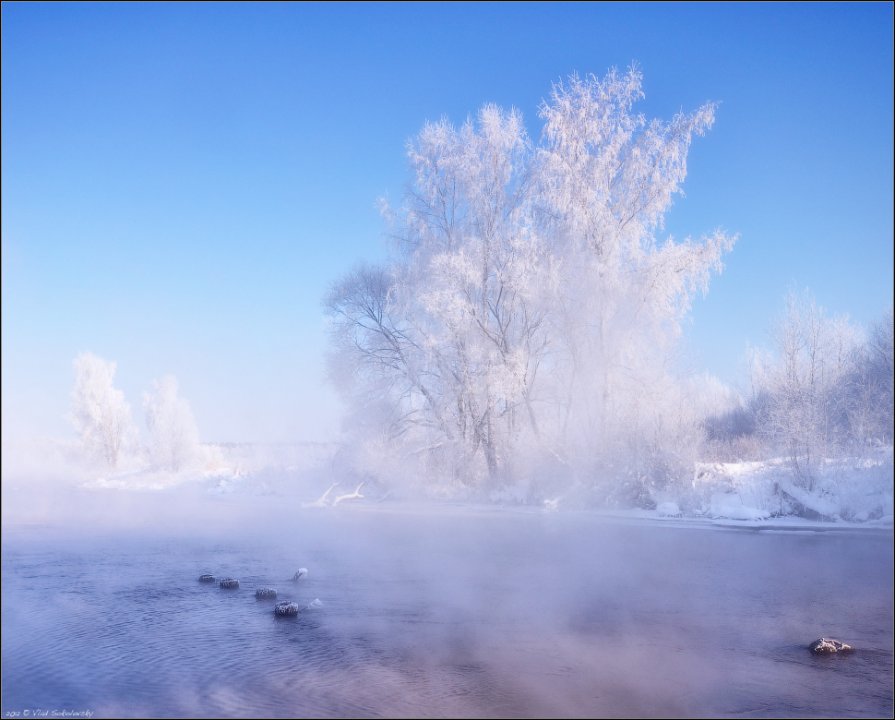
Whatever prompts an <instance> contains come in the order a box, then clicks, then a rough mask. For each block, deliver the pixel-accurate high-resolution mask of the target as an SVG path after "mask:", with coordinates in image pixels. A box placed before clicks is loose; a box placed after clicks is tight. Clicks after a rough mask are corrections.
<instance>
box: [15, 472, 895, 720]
mask: <svg viewBox="0 0 895 720" xmlns="http://www.w3.org/2000/svg"><path fill="white" fill-rule="evenodd" d="M67 493H68V496H67V498H66V497H65V495H64V494H63V495H61V496H60V500H59V502H58V505H57V506H56V507H55V509H54V511H53V512H52V513H49V512H47V513H45V514H44V516H43V518H42V520H41V521H40V522H31V523H23V522H8V521H6V520H5V521H4V535H3V580H4V581H3V595H2V601H3V602H2V610H3V635H2V638H3V639H2V643H3V644H2V653H3V657H2V660H3V668H4V672H3V679H2V689H3V711H4V713H5V712H7V711H15V710H24V709H28V708H30V709H34V708H44V709H59V710H62V709H69V710H87V709H89V710H92V711H93V712H94V713H96V714H97V715H100V716H116V715H122V716H150V717H164V716H245V717H249V716H252V717H257V716H261V715H272V716H315V717H316V716H328V717H344V716H350V717H372V716H387V717H411V716H428V717H445V716H465V717H472V716H486V717H497V716H513V717H530V716H553V717H566V716H575V717H584V716H620V715H623V716H634V715H647V716H667V715H682V716H713V715H722V716H731V715H738V716H740V715H745V716H843V715H848V716H879V715H886V714H890V713H891V710H892V703H893V695H892V682H893V669H892V661H893V655H892V637H893V622H892V612H893V604H892V582H893V572H892V567H893V545H892V534H891V530H852V531H827V532H817V531H799V532H793V531H787V532H780V531H772V530H767V529H766V530H744V529H737V530H731V529H724V528H719V527H710V526H703V527H699V526H692V525H690V526H688V525H685V524H679V525H675V524H669V523H667V522H666V523H657V522H647V521H634V520H618V519H612V518H607V517H605V516H599V515H594V514H590V513H573V512H568V513H544V512H538V511H533V510H513V509H505V508H503V509H502V508H481V507H479V508H477V507H460V506H442V507H440V508H437V509H433V508H425V507H421V506H418V507H410V506H402V505H397V504H394V505H389V504H388V503H382V504H380V505H377V506H366V507H364V506H355V507H336V508H325V509H301V507H300V503H298V502H297V501H295V500H294V499H293V498H284V497H245V496H211V495H208V494H207V493H199V492H186V491H177V492H173V491H172V492H164V493H120V492H111V493H110V492H106V493H101V494H100V495H97V494H96V493H86V494H84V491H80V490H76V489H69V490H68V491H67ZM66 508H68V510H69V511H70V512H66ZM36 519H37V518H36V517H35V520H36ZM299 567H307V568H308V569H309V575H308V577H307V578H306V579H304V580H301V581H300V582H298V583H291V582H288V579H289V578H291V577H292V575H293V573H294V572H295V571H296V570H297V569H298V568H299ZM203 573H213V574H215V575H216V576H218V577H226V576H231V577H236V578H239V579H240V583H241V586H240V589H239V590H236V591H225V590H221V589H219V588H218V587H217V585H204V584H200V583H199V582H198V581H197V580H198V577H199V575H200V574H203ZM261 586H272V587H275V588H277V589H278V590H279V598H278V599H280V600H283V599H291V600H295V601H296V602H298V603H299V604H300V605H302V606H305V605H307V604H309V603H310V602H311V601H312V600H314V599H315V598H319V599H320V601H321V607H319V608H314V609H309V610H306V611H304V612H302V613H301V614H300V615H299V617H298V618H294V619H289V618H280V619H278V618H275V617H274V615H273V612H272V607H273V603H272V602H269V601H258V600H256V599H255V597H254V590H255V588H256V587H261ZM821 635H827V636H833V637H838V638H840V639H842V640H845V641H846V642H849V643H851V644H853V645H855V646H856V647H857V648H858V652H857V653H856V654H855V655H853V656H850V657H836V656H834V657H827V658H815V657H813V656H811V655H810V653H808V651H807V649H806V646H807V644H808V643H809V642H810V641H811V640H814V639H815V638H817V637H819V636H821Z"/></svg>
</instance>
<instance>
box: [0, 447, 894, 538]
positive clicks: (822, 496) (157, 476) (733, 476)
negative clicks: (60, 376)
mask: <svg viewBox="0 0 895 720" xmlns="http://www.w3.org/2000/svg"><path fill="white" fill-rule="evenodd" d="M41 457H42V460H43V461H44V466H45V469H44V470H42V471H41V470H38V465H37V463H31V464H29V465H27V466H21V465H19V466H18V467H16V465H15V464H12V465H10V464H9V463H7V462H4V467H3V481H4V482H3V485H4V500H9V502H8V503H4V522H5V521H7V520H9V519H11V518H14V517H15V516H16V515H18V514H20V513H22V514H24V515H29V514H35V512H36V511H37V510H38V509H39V508H41V507H49V506H50V505H53V506H55V505H58V502H57V501H56V499H58V497H60V496H61V495H60V493H61V491H62V490H63V489H68V490H77V491H79V492H80V491H88V492H89V495H90V496H91V497H93V499H94V501H95V502H97V503H99V504H102V503H103V502H105V500H103V499H102V498H103V497H108V495H107V494H108V493H116V492H124V493H125V494H132V493H136V494H138V495H144V496H145V495H146V494H147V493H149V494H159V495H161V496H170V497H172V498H177V497H182V496H189V497H190V498H191V499H192V500H194V501H198V502H200V503H201V502H202V500H201V498H203V497H205V498H209V499H210V498H214V497H218V498H222V499H223V498H227V497H233V498H234V499H238V500H239V501H240V502H244V501H247V500H248V499H249V498H251V497H257V498H259V499H261V498H264V497H271V498H273V499H276V500H277V501H278V502H281V503H283V504H285V505H288V506H289V507H291V508H294V509H296V510H297V509H319V510H320V511H323V512H326V511H338V510H339V509H341V508H343V507H346V506H354V507H357V508H365V509H372V508H380V509H385V508H394V509H397V508H399V507H401V508H405V509H408V510H410V509H412V508H415V507H424V506H426V507H432V506H433V505H434V506H439V507H441V508H443V509H448V508H450V507H458V508H467V509H469V508H471V507H481V508H493V509H497V508H504V509H508V508H514V509H516V510H519V511H525V512H545V513H569V512H576V511H588V512H597V513H600V514H602V515H604V516H606V517H607V518H610V517H618V518H620V519H622V518H627V519H632V520H633V519H644V520H645V519H653V520H661V521H663V522H668V523H674V522H687V523H692V522H697V523H699V524H703V523H707V524H715V525H717V524H733V525H735V526H744V527H753V528H767V527H773V528H783V529H796V528H804V527H806V526H810V527H813V528H825V527H829V528H833V527H836V528H843V527H851V526H854V527H858V526H866V527H892V526H893V450H892V447H891V446H890V447H882V448H875V449H872V450H868V451H867V452H866V453H865V454H864V456H863V457H861V458H839V459H835V460H827V461H826V462H824V463H823V464H822V466H821V469H820V471H819V472H818V473H817V475H816V476H815V477H814V478H813V479H812V482H811V483H810V489H809V483H805V482H797V479H796V476H795V475H794V474H793V472H792V470H791V467H790V465H789V464H788V463H787V462H786V461H785V460H783V459H773V460H767V461H760V462H757V461H756V462H738V463H697V464H696V466H695V469H694V472H693V476H692V478H690V479H689V480H687V481H683V482H677V483H674V484H672V485H669V486H667V487H665V488H664V489H661V490H656V491H654V492H653V494H652V495H651V496H650V497H648V498H646V500H645V502H643V503H641V505H640V506H639V507H624V506H619V505H615V506H613V507H606V506H605V505H602V504H600V503H598V502H594V501H593V495H592V494H591V493H589V492H588V491H587V488H585V487H583V486H582V484H578V485H569V486H567V487H565V488H564V489H560V488H558V487H557V486H556V485H550V486H551V487H553V488H555V489H556V490H557V492H555V493H554V494H552V495H551V496H550V497H547V496H545V495H544V494H543V493H538V492H536V491H533V490H532V489H531V488H530V487H518V486H508V487H504V488H501V489H500V490H496V491H492V492H491V493H489V494H487V495H483V494H481V493H474V492H471V491H470V490H469V489H468V488H462V487H461V488H444V487H438V488H434V489H432V492H426V491H425V490H422V491H421V489H420V485H419V484H417V485H414V487H413V488H409V487H407V486H405V485H402V484H400V483H397V482H389V481H388V480H389V479H387V478H377V477H375V476H373V475H365V476H362V477H358V476H357V475H356V474H355V473H351V472H346V469H345V468H343V467H342V466H341V463H340V460H339V458H340V446H339V445H337V444H335V443H329V444H327V443H295V444H290V445H282V444H281V445H258V444H238V443H231V444H219V445H207V446H204V448H203V454H202V463H201V464H198V465H195V466H193V467H191V468H189V469H185V470H182V471H180V472H169V471H163V470H159V469H154V468H147V467H143V468H140V467H131V468H127V469H122V470H121V471H119V472H116V473H97V472H92V473H91V472H89V471H88V470H87V469H86V468H84V467H81V466H79V465H78V463H77V462H74V459H73V458H74V456H73V450H72V448H70V447H68V446H62V445H58V446H48V448H47V449H46V450H45V451H44V452H43V454H42V455H41ZM29 504H30V505H31V507H30V508H29V507H27V505H29ZM37 514H38V515H40V514H42V512H37Z"/></svg>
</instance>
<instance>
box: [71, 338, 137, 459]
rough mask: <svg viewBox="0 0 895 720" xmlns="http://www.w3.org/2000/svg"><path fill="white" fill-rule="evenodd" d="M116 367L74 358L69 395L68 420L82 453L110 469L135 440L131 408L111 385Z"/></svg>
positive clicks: (84, 356)
mask: <svg viewBox="0 0 895 720" xmlns="http://www.w3.org/2000/svg"><path fill="white" fill-rule="evenodd" d="M115 368H116V365H115V363H114V362H109V361H107V360H103V359H102V358H100V357H98V356H96V355H94V354H92V353H81V354H80V355H78V356H77V357H76V358H75V359H74V371H75V385H74V388H73V390H72V394H71V402H72V406H71V407H72V412H71V418H72V422H73V424H74V426H75V429H76V430H77V432H78V435H79V436H80V438H81V444H82V447H83V449H84V451H85V453H86V454H87V456H88V457H90V458H92V459H95V460H98V461H100V462H102V463H104V464H105V465H106V466H107V467H109V468H114V467H116V466H117V464H118V462H119V459H120V457H121V455H122V452H123V451H124V450H126V449H127V448H128V447H129V446H130V444H131V443H132V442H133V441H134V440H135V438H136V429H135V427H134V423H133V420H132V418H131V410H130V405H128V403H127V401H126V400H125V399H124V393H122V392H121V390H118V389H117V388H115V387H114V385H113V383H114V380H115Z"/></svg>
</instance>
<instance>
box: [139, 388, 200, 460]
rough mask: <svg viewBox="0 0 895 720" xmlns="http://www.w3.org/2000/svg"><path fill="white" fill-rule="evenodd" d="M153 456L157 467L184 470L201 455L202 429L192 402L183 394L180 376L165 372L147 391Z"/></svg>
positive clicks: (144, 402) (147, 411) (150, 447)
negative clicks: (180, 391)
mask: <svg viewBox="0 0 895 720" xmlns="http://www.w3.org/2000/svg"><path fill="white" fill-rule="evenodd" d="M143 407H144V410H145V411H146V426H147V428H148V430H149V457H150V460H151V462H152V464H153V465H154V466H155V467H158V468H163V469H166V470H172V471H177V470H182V469H184V468H187V467H189V466H190V465H192V464H193V463H194V462H195V461H196V460H197V459H198V457H199V431H198V430H197V429H196V421H195V419H194V418H193V412H192V410H191V409H190V406H189V403H188V402H187V401H186V400H185V399H184V398H182V397H180V396H179V394H178V390H177V379H176V378H175V377H174V376H173V375H165V376H164V377H162V378H161V379H159V380H155V381H154V382H153V386H152V391H151V392H148V393H146V394H144V396H143Z"/></svg>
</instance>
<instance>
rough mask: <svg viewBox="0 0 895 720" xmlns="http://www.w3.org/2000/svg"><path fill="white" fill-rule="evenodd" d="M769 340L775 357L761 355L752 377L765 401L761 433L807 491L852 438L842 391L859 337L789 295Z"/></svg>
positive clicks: (801, 296) (811, 303)
mask: <svg viewBox="0 0 895 720" xmlns="http://www.w3.org/2000/svg"><path fill="white" fill-rule="evenodd" d="M773 340H774V353H773V355H771V356H765V358H764V359H763V361H761V362H760V365H761V367H759V368H757V373H756V374H757V376H758V385H759V388H758V391H759V393H761V394H762V395H764V397H765V401H764V402H763V404H762V405H763V406H762V409H761V414H760V418H759V423H760V428H761V431H762V433H763V434H764V435H765V436H766V437H767V438H768V439H769V440H770V441H771V442H772V443H773V444H774V445H775V446H776V447H778V448H779V449H781V450H783V451H784V452H785V453H786V455H787V457H788V458H789V461H790V463H791V464H792V467H793V470H794V471H795V473H796V476H797V477H798V478H799V480H800V481H801V482H802V484H804V485H805V486H806V487H808V488H809V489H811V488H813V485H814V478H815V475H816V473H817V470H818V468H819V466H820V464H821V462H822V461H823V459H824V458H825V457H827V456H828V455H829V454H830V452H831V451H834V450H837V449H842V448H844V447H845V446H846V444H847V443H848V441H849V440H850V437H851V428H850V425H849V412H848V410H849V408H848V393H846V392H844V388H846V386H847V384H848V380H849V377H850V375H851V373H852V371H853V367H854V361H855V357H856V350H857V348H858V332H857V330H856V328H854V327H853V326H852V325H851V324H850V323H849V322H848V321H847V319H846V318H844V317H830V316H828V315H827V314H826V313H825V312H824V310H823V308H821V307H819V306H818V305H817V303H816V302H815V300H814V298H813V297H812V296H811V295H810V294H809V293H808V292H803V293H790V295H789V296H788V297H787V299H786V310H785V312H784V314H783V316H782V317H781V318H780V320H779V321H778V323H777V325H776V327H775V328H774V333H773Z"/></svg>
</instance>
